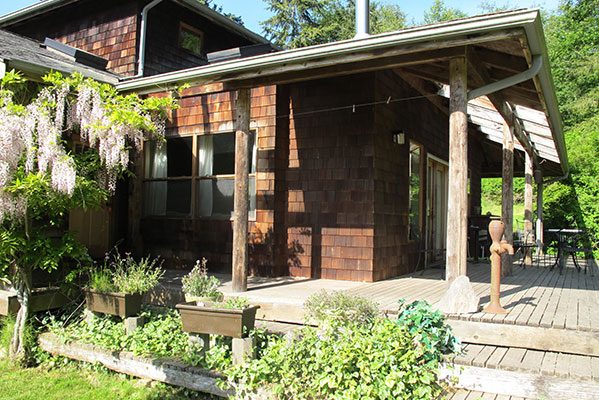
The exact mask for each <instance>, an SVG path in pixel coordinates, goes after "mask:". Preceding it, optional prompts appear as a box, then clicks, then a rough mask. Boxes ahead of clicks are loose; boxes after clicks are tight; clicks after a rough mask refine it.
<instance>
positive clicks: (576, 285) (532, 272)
mask: <svg viewBox="0 0 599 400" xmlns="http://www.w3.org/2000/svg"><path fill="white" fill-rule="evenodd" d="M443 272H444V271H443V270H441V269H429V270H426V271H425V272H424V273H422V272H417V273H414V274H410V275H407V276H402V277H399V278H395V279H390V280H386V281H382V282H376V283H372V284H365V285H362V286H360V287H356V288H351V289H348V290H347V292H349V293H353V294H356V295H360V296H363V297H367V298H369V299H372V300H374V301H376V302H377V303H379V305H380V307H381V309H382V310H384V311H387V312H394V311H396V310H397V301H398V299H399V298H405V299H406V300H408V301H414V300H426V301H428V302H429V303H431V304H436V303H437V302H438V301H439V300H440V299H441V296H442V295H443V294H444V293H445V290H446V289H447V284H446V283H445V281H444V280H443ZM468 277H469V278H470V281H471V282H472V285H473V287H474V290H475V291H476V293H477V294H478V295H479V296H480V297H481V306H485V305H486V304H488V302H489V289H490V266H489V264H488V263H478V264H470V265H469V266H468ZM501 302H502V305H503V306H504V307H505V308H506V310H508V314H504V315H499V314H487V313H484V312H478V313H474V314H465V315H460V316H452V318H459V319H462V320H468V321H479V322H494V323H504V324H515V325H526V326H537V327H546V328H558V329H560V328H565V329H572V330H579V331H593V332H599V277H598V276H597V274H596V273H594V274H593V275H591V274H590V272H589V273H587V274H585V273H584V272H578V271H577V270H576V269H575V268H572V267H568V268H566V269H565V270H564V272H563V274H560V273H559V271H558V270H557V269H554V270H553V271H551V270H550V269H549V268H537V267H530V268H525V269H524V268H520V267H517V266H515V267H514V274H513V275H512V276H509V277H507V278H504V279H503V280H502V282H501Z"/></svg>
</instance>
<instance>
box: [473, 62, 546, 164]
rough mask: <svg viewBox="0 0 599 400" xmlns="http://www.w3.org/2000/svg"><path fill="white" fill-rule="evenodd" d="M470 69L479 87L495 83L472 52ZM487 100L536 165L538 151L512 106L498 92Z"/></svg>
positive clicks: (489, 95) (490, 95)
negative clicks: (531, 156)
mask: <svg viewBox="0 0 599 400" xmlns="http://www.w3.org/2000/svg"><path fill="white" fill-rule="evenodd" d="M468 67H469V70H470V71H471V77H472V78H473V81H474V83H475V84H476V85H477V86H485V85H488V84H489V83H492V82H493V80H492V79H491V78H490V77H489V74H488V72H487V71H486V69H485V67H484V66H483V63H482V62H481V61H480V59H479V58H478V56H477V55H476V54H475V53H474V52H472V51H469V52H468ZM487 98H488V99H489V100H490V101H491V103H492V104H493V107H495V109H496V110H497V112H499V114H501V117H502V118H503V120H504V121H505V122H506V123H507V124H508V125H509V126H510V127H511V128H512V129H513V134H514V135H515V136H516V138H517V139H518V142H520V144H521V145H522V147H523V148H524V150H525V151H526V152H529V153H531V154H532V155H533V161H534V162H535V163H536V162H537V158H538V155H537V151H536V149H535V148H534V146H533V144H532V142H531V141H530V139H529V137H528V135H527V134H526V132H525V131H524V129H523V128H522V125H521V124H520V121H519V120H518V117H517V116H516V114H515V113H514V111H513V109H512V106H511V105H510V104H509V103H508V102H507V101H506V100H505V98H504V97H503V96H502V95H501V93H498V92H495V93H491V94H488V95H487Z"/></svg>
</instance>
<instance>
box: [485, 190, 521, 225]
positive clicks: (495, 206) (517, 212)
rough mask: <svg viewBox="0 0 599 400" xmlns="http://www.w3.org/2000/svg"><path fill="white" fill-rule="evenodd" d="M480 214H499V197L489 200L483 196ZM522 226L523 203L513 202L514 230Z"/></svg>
mask: <svg viewBox="0 0 599 400" xmlns="http://www.w3.org/2000/svg"><path fill="white" fill-rule="evenodd" d="M481 206H482V207H481V209H482V214H483V215H484V214H486V213H487V212H490V213H491V214H493V215H501V199H499V201H489V200H488V199H486V198H485V197H484V196H483V198H482V204H481ZM523 228H524V203H517V202H516V203H514V230H516V229H523Z"/></svg>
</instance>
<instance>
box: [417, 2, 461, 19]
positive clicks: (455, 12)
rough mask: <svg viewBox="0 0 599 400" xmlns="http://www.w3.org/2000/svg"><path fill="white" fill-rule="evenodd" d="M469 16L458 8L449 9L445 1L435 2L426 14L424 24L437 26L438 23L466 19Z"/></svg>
mask: <svg viewBox="0 0 599 400" xmlns="http://www.w3.org/2000/svg"><path fill="white" fill-rule="evenodd" d="M467 16H468V14H466V13H465V12H463V11H461V10H459V9H457V8H451V7H447V6H446V5H445V3H444V2H443V0H435V2H434V3H433V5H432V6H431V7H430V8H429V9H428V10H427V11H425V12H424V23H425V24H435V23H437V22H444V21H451V20H454V19H459V18H465V17H467Z"/></svg>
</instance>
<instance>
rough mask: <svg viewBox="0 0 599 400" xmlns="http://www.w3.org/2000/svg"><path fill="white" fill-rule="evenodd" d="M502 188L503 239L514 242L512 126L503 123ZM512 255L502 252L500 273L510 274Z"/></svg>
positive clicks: (503, 274) (510, 242)
mask: <svg viewBox="0 0 599 400" xmlns="http://www.w3.org/2000/svg"><path fill="white" fill-rule="evenodd" d="M501 174H502V179H501V181H502V190H501V219H502V220H503V223H504V225H505V233H504V236H505V240H507V242H508V243H509V244H511V245H513V244H514V134H513V132H512V128H511V127H510V126H509V125H507V124H504V125H503V163H502V169H501ZM512 262H513V257H512V256H511V255H510V254H507V253H504V254H503V255H502V256H501V275H502V276H508V275H511V274H512V269H513V265H512Z"/></svg>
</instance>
